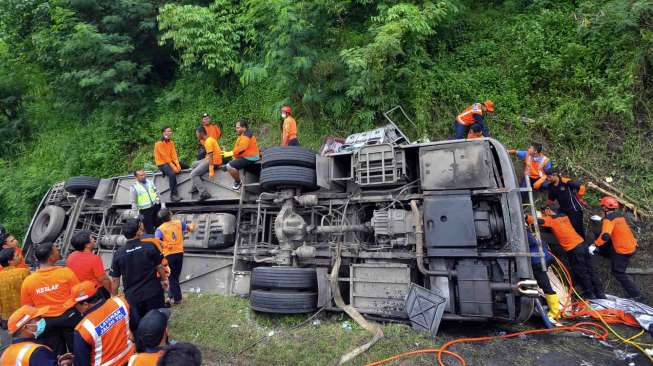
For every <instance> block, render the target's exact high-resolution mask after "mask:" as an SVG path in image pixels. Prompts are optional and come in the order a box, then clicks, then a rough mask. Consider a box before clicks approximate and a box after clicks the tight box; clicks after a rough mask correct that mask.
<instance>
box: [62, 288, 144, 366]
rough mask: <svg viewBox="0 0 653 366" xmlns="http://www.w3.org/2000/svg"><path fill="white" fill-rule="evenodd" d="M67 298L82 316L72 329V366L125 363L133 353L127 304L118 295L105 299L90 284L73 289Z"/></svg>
mask: <svg viewBox="0 0 653 366" xmlns="http://www.w3.org/2000/svg"><path fill="white" fill-rule="evenodd" d="M70 298H71V300H72V301H74V302H75V308H76V309H77V311H79V312H80V313H81V314H82V315H83V316H84V318H82V320H81V321H80V322H79V324H78V325H77V327H75V366H90V365H124V364H125V363H127V361H128V360H129V358H130V357H131V356H132V355H133V354H134V344H133V343H132V341H131V339H130V337H129V336H130V331H129V325H130V316H131V315H130V314H131V312H130V310H129V305H128V304H127V301H126V300H125V299H124V298H123V297H120V296H115V297H112V298H110V299H108V300H105V298H104V296H103V294H102V293H100V292H98V287H97V286H96V285H95V283H93V282H91V281H84V282H82V283H80V284H78V285H76V286H74V287H73V288H72V290H71V292H70ZM132 317H133V316H132ZM132 323H133V322H132Z"/></svg>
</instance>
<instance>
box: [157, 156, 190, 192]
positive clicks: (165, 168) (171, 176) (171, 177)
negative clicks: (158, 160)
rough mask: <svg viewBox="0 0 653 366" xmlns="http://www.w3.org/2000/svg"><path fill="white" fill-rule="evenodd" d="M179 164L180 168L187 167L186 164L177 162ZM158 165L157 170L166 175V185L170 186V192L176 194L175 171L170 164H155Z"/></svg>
mask: <svg viewBox="0 0 653 366" xmlns="http://www.w3.org/2000/svg"><path fill="white" fill-rule="evenodd" d="M179 165H180V166H181V168H182V169H188V165H186V164H184V163H183V162H179ZM157 166H158V167H159V170H160V171H161V173H163V175H165V176H166V177H168V185H169V186H170V194H171V195H172V194H177V173H175V172H174V171H173V170H172V168H171V167H170V164H163V165H157Z"/></svg>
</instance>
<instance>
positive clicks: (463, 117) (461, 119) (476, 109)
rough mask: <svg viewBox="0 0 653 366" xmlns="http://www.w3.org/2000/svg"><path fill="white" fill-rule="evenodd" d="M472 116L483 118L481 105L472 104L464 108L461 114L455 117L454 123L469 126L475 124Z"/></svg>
mask: <svg viewBox="0 0 653 366" xmlns="http://www.w3.org/2000/svg"><path fill="white" fill-rule="evenodd" d="M474 115H479V116H483V109H482V108H481V103H474V104H472V105H470V106H469V107H467V108H465V110H464V111H462V113H460V114H459V115H458V117H456V122H458V123H460V124H461V125H465V126H471V125H473V124H474V122H476V120H475V119H474Z"/></svg>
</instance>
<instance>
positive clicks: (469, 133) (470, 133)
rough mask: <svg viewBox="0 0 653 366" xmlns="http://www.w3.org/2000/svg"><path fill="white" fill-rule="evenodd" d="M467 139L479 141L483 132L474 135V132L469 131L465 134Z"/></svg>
mask: <svg viewBox="0 0 653 366" xmlns="http://www.w3.org/2000/svg"><path fill="white" fill-rule="evenodd" d="M467 138H468V139H480V138H483V131H481V132H479V133H475V132H474V131H472V130H469V132H468V133H467Z"/></svg>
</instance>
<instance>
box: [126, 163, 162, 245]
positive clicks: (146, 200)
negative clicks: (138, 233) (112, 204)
mask: <svg viewBox="0 0 653 366" xmlns="http://www.w3.org/2000/svg"><path fill="white" fill-rule="evenodd" d="M134 178H136V182H134V184H132V186H131V188H130V189H129V193H130V197H131V204H132V210H134V211H136V210H138V213H139V214H140V216H141V217H142V220H143V225H144V226H145V232H146V233H148V234H154V229H155V228H156V227H157V215H158V214H159V210H160V209H161V201H160V200H159V194H158V192H157V190H156V186H155V185H154V182H153V181H152V180H150V179H147V177H146V176H145V171H144V170H143V169H139V170H136V171H134Z"/></svg>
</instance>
